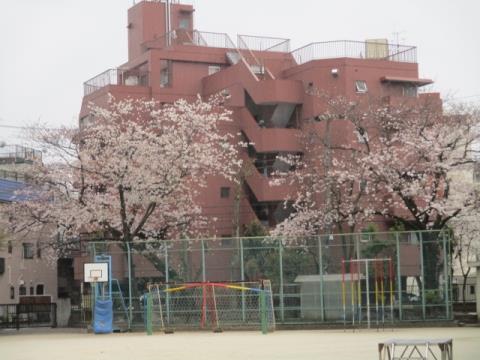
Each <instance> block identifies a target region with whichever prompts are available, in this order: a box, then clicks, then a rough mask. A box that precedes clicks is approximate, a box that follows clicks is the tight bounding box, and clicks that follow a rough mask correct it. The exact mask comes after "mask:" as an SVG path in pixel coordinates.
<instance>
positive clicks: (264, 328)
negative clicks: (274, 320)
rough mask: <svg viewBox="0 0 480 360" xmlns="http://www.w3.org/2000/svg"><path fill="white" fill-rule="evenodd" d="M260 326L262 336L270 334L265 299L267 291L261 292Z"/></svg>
mask: <svg viewBox="0 0 480 360" xmlns="http://www.w3.org/2000/svg"><path fill="white" fill-rule="evenodd" d="M260 324H261V327H262V334H266V333H267V332H268V327H267V300H266V297H265V290H264V289H262V290H260Z"/></svg>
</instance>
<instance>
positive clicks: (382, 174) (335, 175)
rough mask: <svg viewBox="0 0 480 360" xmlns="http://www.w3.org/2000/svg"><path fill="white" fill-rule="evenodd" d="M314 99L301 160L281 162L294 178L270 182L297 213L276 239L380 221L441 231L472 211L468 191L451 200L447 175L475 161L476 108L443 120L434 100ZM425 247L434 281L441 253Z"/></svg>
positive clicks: (286, 176)
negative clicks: (293, 188) (287, 188)
mask: <svg viewBox="0 0 480 360" xmlns="http://www.w3.org/2000/svg"><path fill="white" fill-rule="evenodd" d="M317 96H319V98H320V99H321V100H322V101H323V103H324V112H323V113H322V114H320V115H319V116H317V117H316V118H315V119H312V121H311V122H310V123H309V124H306V125H305V127H306V128H307V130H308V131H305V133H306V136H305V140H304V143H305V149H306V150H305V154H307V155H305V156H304V157H289V158H286V159H284V161H290V162H291V164H292V165H294V166H295V168H296V170H295V171H292V172H288V173H283V174H278V175H279V178H278V179H276V180H275V181H274V183H284V182H288V183H291V184H296V185H297V186H298V189H299V190H298V192H297V194H295V196H294V198H293V200H294V208H295V212H294V213H293V214H292V215H291V216H290V217H289V218H288V219H287V220H286V221H285V222H283V223H281V224H279V226H278V227H277V228H276V229H275V230H274V234H275V235H280V234H285V235H289V236H291V237H295V235H297V236H298V235H313V234H319V233H320V232H331V231H332V227H333V226H336V229H337V231H338V232H344V231H350V232H352V231H358V230H360V227H363V226H365V225H366V223H367V222H369V221H375V220H379V219H383V221H384V222H385V223H386V224H388V223H390V224H394V223H397V224H398V223H399V224H401V225H403V227H404V228H405V229H409V230H417V231H421V230H440V229H444V228H445V227H446V225H447V224H448V223H449V222H450V221H451V220H452V219H454V218H456V217H457V216H459V215H460V214H461V213H468V212H469V211H470V210H471V209H474V208H475V206H476V192H475V190H474V188H472V187H471V186H464V187H463V188H462V189H461V191H457V192H455V194H452V191H451V190H452V181H453V180H452V176H451V175H452V173H453V172H454V171H457V170H458V169H462V168H463V167H465V166H468V165H469V164H471V163H472V162H473V161H474V159H473V154H474V152H475V147H474V146H473V145H474V144H475V142H476V141H478V136H479V134H478V129H477V125H478V121H479V120H480V116H479V115H480V112H479V110H478V109H477V108H475V107H469V106H465V105H462V106H453V107H450V109H449V111H448V112H444V111H443V110H442V106H441V103H440V101H439V99H438V98H435V97H432V96H422V97H420V98H416V99H412V100H409V101H405V102H398V103H396V104H392V102H389V103H385V102H384V101H383V100H382V99H374V98H364V99H362V100H356V101H352V100H351V99H347V98H343V97H332V96H329V95H328V94H319V95H317ZM312 139H313V140H312ZM427 240H428V239H427ZM429 246H430V247H432V248H428V249H425V250H426V253H428V254H431V256H430V255H429V256H430V260H431V261H426V266H427V267H428V266H429V264H430V265H431V267H432V269H429V270H432V271H431V273H432V274H433V273H436V272H437V271H436V270H437V269H433V267H435V266H437V265H435V264H437V263H438V262H437V261H436V260H437V255H438V254H437V252H438V251H439V249H437V248H435V247H434V246H433V245H431V243H430V245H429ZM434 270H435V271H434Z"/></svg>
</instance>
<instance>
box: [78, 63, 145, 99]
mask: <svg viewBox="0 0 480 360" xmlns="http://www.w3.org/2000/svg"><path fill="white" fill-rule="evenodd" d="M148 75H149V73H148V71H144V70H137V69H133V70H123V69H109V70H106V71H104V72H102V73H101V74H99V75H97V76H95V77H93V78H91V79H90V80H87V81H85V82H84V83H83V90H84V94H85V95H89V94H91V93H93V92H95V91H97V90H99V89H101V88H103V87H104V86H107V85H126V86H148V77H149V76H148Z"/></svg>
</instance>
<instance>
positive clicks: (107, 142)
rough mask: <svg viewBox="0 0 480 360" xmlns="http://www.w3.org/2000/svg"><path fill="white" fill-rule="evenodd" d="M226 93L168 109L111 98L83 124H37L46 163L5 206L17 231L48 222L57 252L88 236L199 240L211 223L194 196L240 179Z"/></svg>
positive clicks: (150, 102)
mask: <svg viewBox="0 0 480 360" xmlns="http://www.w3.org/2000/svg"><path fill="white" fill-rule="evenodd" d="M230 121H231V119H230V112H229V111H227V110H226V109H225V108H223V107H222V98H220V97H216V98H212V99H211V100H210V101H202V100H201V99H200V98H198V99H197V100H196V101H194V102H187V101H186V100H178V101H177V102H175V103H174V104H171V105H161V104H159V103H157V102H155V101H153V100H133V99H127V100H121V101H115V100H114V99H113V98H112V99H111V101H110V103H109V104H108V106H106V107H99V106H92V107H91V121H90V124H89V125H88V126H84V127H82V128H80V129H66V128H65V129H61V130H47V129H43V130H36V131H35V132H34V133H33V134H32V136H33V138H34V140H35V142H36V143H37V144H38V145H39V146H40V147H41V148H42V149H43V150H44V152H46V156H47V157H48V159H49V160H47V161H45V162H44V163H43V164H40V165H38V166H36V168H35V169H34V171H32V175H33V177H34V183H35V184H36V185H35V186H30V187H28V189H29V190H28V191H29V194H28V195H29V196H28V200H27V201H22V202H16V203H13V204H12V205H11V206H10V207H9V209H8V211H9V218H10V227H11V229H12V230H13V231H15V232H25V231H35V230H36V229H38V228H40V227H43V226H45V225H46V224H48V225H50V227H51V229H52V232H53V234H52V235H55V236H53V239H55V241H52V243H51V245H52V246H54V247H55V248H57V249H58V250H59V251H60V250H62V249H65V248H68V247H69V245H75V244H76V243H77V241H78V240H77V239H78V238H79V236H80V235H81V234H100V236H101V237H102V238H103V239H107V240H108V239H111V240H117V241H121V242H122V243H135V242H137V240H149V239H156V240H162V239H166V238H175V237H178V236H194V235H195V234H196V233H197V234H198V231H199V229H201V228H202V226H203V227H205V219H204V218H203V217H202V211H201V207H200V206H199V204H198V203H197V201H196V198H197V196H198V194H199V192H200V191H202V188H203V187H205V186H206V184H207V182H206V181H207V178H208V176H219V175H221V176H224V177H225V178H227V179H233V176H234V174H235V173H236V172H237V169H238V167H240V166H241V161H240V160H238V159H239V157H238V156H237V145H236V143H235V141H236V139H234V138H233V136H231V135H228V134H226V132H222V129H221V127H222V125H223V124H226V123H229V122H230Z"/></svg>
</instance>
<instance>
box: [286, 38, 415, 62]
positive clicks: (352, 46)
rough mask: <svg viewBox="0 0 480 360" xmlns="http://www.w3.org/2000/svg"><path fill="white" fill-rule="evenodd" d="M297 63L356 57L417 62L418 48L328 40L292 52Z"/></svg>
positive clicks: (370, 42)
mask: <svg viewBox="0 0 480 360" xmlns="http://www.w3.org/2000/svg"><path fill="white" fill-rule="evenodd" d="M291 54H292V56H293V57H294V59H295V61H296V62H297V64H299V65H300V64H304V63H306V62H309V61H312V60H321V59H334V58H354V59H376V60H387V61H395V62H406V63H416V62H417V48H416V47H415V46H409V45H397V44H388V43H380V42H373V41H365V42H362V41H351V40H339V41H326V42H316V43H311V44H309V45H306V46H304V47H301V48H299V49H296V50H294V51H292V52H291Z"/></svg>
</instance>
